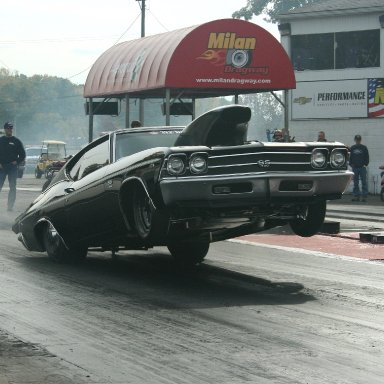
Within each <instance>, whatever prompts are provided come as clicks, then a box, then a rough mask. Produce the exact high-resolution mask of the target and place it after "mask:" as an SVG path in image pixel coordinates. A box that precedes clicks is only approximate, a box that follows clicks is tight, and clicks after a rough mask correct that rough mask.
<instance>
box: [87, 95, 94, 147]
mask: <svg viewBox="0 0 384 384" xmlns="http://www.w3.org/2000/svg"><path fill="white" fill-rule="evenodd" d="M92 140H93V99H92V97H90V98H89V127H88V142H89V143H90V142H91V141H92Z"/></svg>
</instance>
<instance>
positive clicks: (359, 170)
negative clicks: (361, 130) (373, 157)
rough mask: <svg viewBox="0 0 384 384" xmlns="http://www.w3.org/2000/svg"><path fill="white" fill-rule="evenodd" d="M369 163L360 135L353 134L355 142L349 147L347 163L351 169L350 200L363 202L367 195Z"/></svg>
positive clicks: (367, 153) (366, 149)
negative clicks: (351, 192)
mask: <svg viewBox="0 0 384 384" xmlns="http://www.w3.org/2000/svg"><path fill="white" fill-rule="evenodd" d="M368 164H369V152H368V148H367V147H366V146H365V145H364V144H361V136H360V135H355V144H354V145H352V147H351V153H350V156H349V165H350V166H351V167H352V171H353V174H354V176H353V199H352V201H360V199H361V201H363V202H365V201H366V199H367V195H368V185H367V166H368ZM360 181H361V191H360V186H359V184H360Z"/></svg>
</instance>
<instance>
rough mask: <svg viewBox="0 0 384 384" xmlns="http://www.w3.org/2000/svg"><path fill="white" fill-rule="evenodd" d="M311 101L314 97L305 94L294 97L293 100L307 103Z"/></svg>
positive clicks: (297, 102)
mask: <svg viewBox="0 0 384 384" xmlns="http://www.w3.org/2000/svg"><path fill="white" fill-rule="evenodd" d="M311 101H312V97H305V96H301V97H296V99H293V102H294V103H296V104H307V103H310V102H311Z"/></svg>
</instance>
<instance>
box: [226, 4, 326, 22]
mask: <svg viewBox="0 0 384 384" xmlns="http://www.w3.org/2000/svg"><path fill="white" fill-rule="evenodd" d="M320 1H321V0H247V5H246V6H245V7H243V8H241V9H239V10H238V11H236V12H234V13H233V15H232V17H234V18H235V19H241V18H244V19H245V20H251V19H252V17H253V16H254V15H256V16H258V15H263V16H265V18H264V19H265V20H266V21H271V22H272V23H276V21H277V16H278V15H279V14H281V13H286V12H288V11H291V10H292V9H295V8H300V7H303V6H305V5H308V4H313V3H318V2H320Z"/></svg>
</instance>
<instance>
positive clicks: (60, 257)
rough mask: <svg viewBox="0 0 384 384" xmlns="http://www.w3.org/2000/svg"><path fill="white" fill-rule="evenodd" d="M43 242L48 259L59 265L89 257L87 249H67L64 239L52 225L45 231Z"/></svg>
mask: <svg viewBox="0 0 384 384" xmlns="http://www.w3.org/2000/svg"><path fill="white" fill-rule="evenodd" d="M43 242H44V247H45V250H46V251H47V254H48V257H49V258H50V259H52V260H53V261H55V262H58V263H65V262H75V261H80V260H83V259H84V258H85V257H86V255H87V248H82V249H80V248H79V249H67V247H66V246H65V245H64V242H63V239H62V238H61V236H60V235H59V233H58V232H57V230H56V229H55V227H54V226H53V225H52V224H51V223H49V224H48V225H47V226H46V228H45V230H44V234H43Z"/></svg>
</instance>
